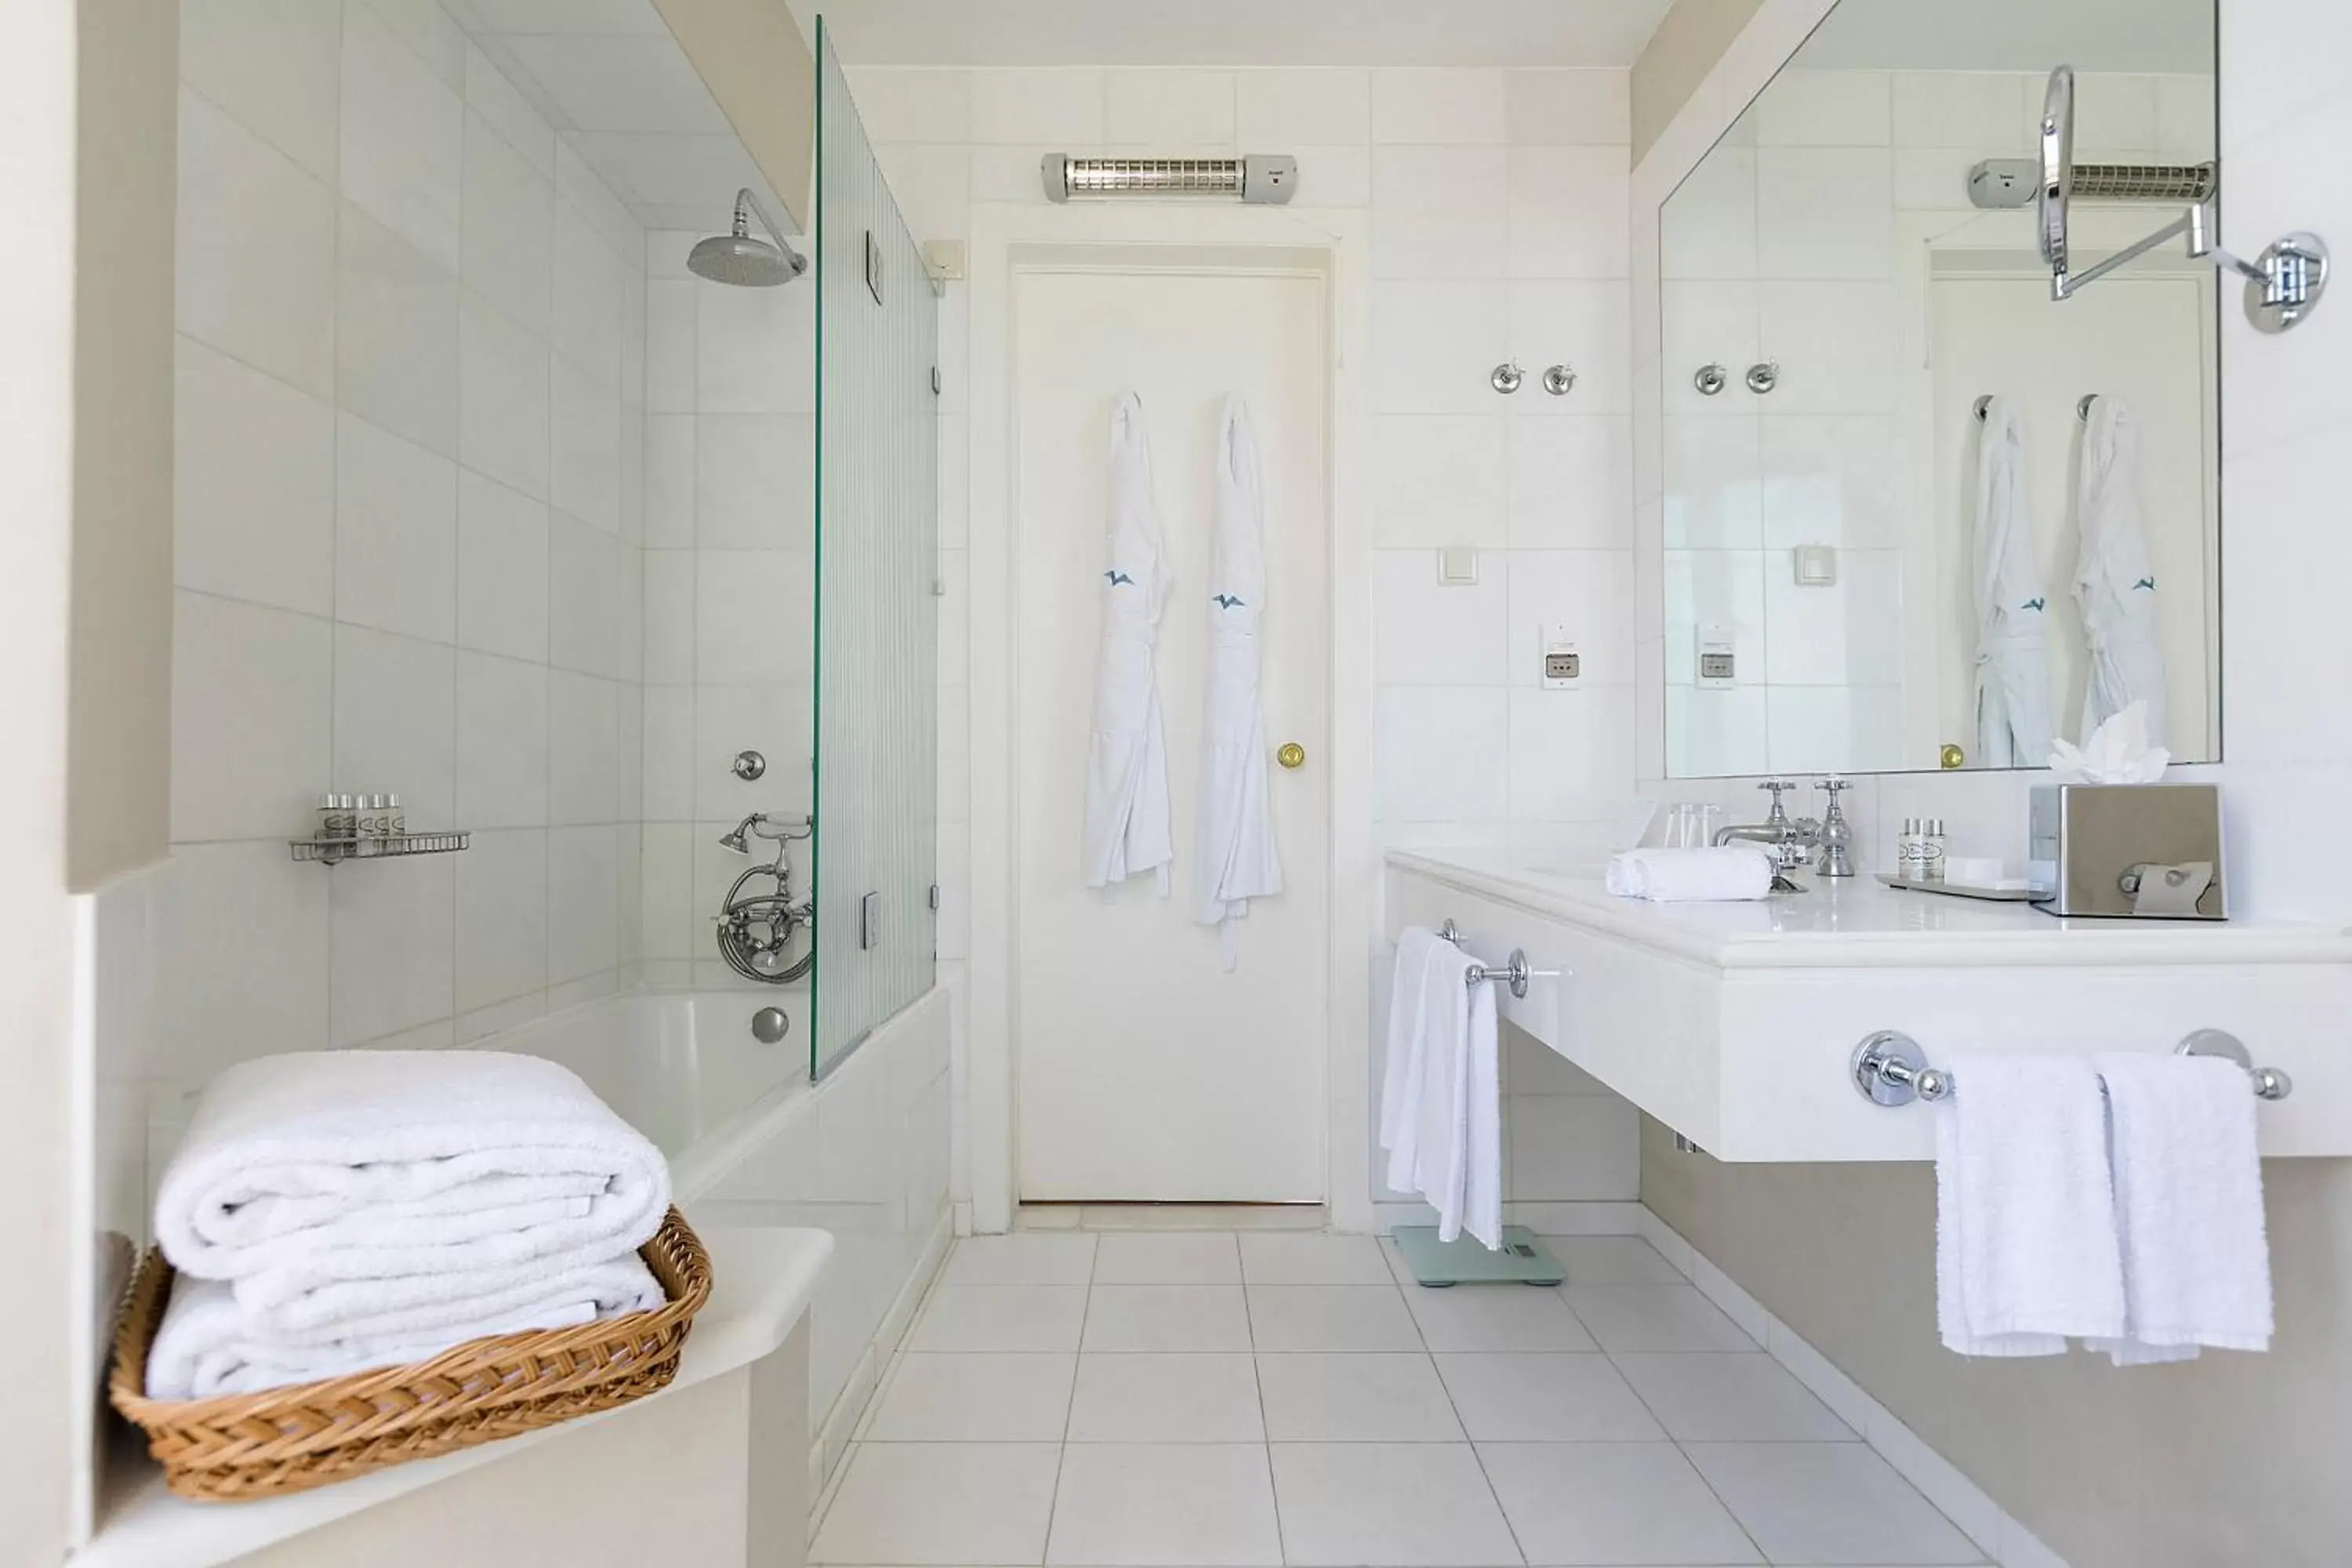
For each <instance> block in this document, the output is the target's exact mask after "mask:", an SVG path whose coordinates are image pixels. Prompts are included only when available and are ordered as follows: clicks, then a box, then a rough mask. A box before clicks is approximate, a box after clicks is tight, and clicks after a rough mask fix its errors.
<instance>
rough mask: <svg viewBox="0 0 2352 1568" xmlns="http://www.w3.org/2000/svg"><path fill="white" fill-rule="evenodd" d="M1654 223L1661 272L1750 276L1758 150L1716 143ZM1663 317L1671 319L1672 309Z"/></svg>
mask: <svg viewBox="0 0 2352 1568" xmlns="http://www.w3.org/2000/svg"><path fill="white" fill-rule="evenodd" d="M1658 222H1659V237H1658V262H1659V273H1660V275H1661V276H1662V277H1664V278H1668V279H1692V278H1727V279H1750V278H1754V277H1755V276H1756V150H1755V149H1754V148H1752V147H1717V149H1716V150H1715V151H1714V152H1712V153H1708V154H1707V155H1706V158H1705V159H1704V160H1703V161H1702V162H1701V163H1699V166H1698V167H1697V168H1696V169H1693V170H1692V171H1691V172H1690V174H1688V175H1687V176H1685V179H1684V180H1683V183H1682V184H1680V185H1677V186H1676V187H1675V194H1674V195H1671V196H1669V197H1667V198H1666V204H1665V205H1664V207H1663V208H1662V209H1660V211H1659V215H1658ZM1667 319H1668V321H1672V320H1673V316H1672V313H1671V312H1670V313H1669V315H1668V318H1667ZM1672 358H1673V356H1672V355H1671V354H1670V355H1669V356H1668V359H1669V360H1670V361H1671V360H1672Z"/></svg>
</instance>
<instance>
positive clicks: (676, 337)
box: [646, 280, 700, 414]
mask: <svg viewBox="0 0 2352 1568" xmlns="http://www.w3.org/2000/svg"><path fill="white" fill-rule="evenodd" d="M699 293H700V285H699V284H698V283H695V282H693V281H690V280H689V281H686V282H671V281H648V282H647V283H646V408H647V409H648V410H650V411H651V412H653V413H656V414H691V413H693V412H694V383H695V363H694V360H695V340H696V329H695V316H696V313H697V310H696V308H697V306H698V304H699V302H700V301H699V299H698V295H699Z"/></svg>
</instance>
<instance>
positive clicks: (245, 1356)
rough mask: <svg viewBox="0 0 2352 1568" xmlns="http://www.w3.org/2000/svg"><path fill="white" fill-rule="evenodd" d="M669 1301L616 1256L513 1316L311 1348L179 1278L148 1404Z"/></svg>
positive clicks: (243, 1390)
mask: <svg viewBox="0 0 2352 1568" xmlns="http://www.w3.org/2000/svg"><path fill="white" fill-rule="evenodd" d="M664 1300H665V1297H664V1295H663V1292H662V1289H661V1285H660V1283H659V1281H657V1280H656V1279H654V1277H653V1271H652V1270H651V1269H649V1268H646V1265H645V1261H644V1259H642V1258H636V1257H628V1258H614V1260H612V1261H611V1262H609V1263H602V1264H597V1265H595V1266H593V1268H585V1269H575V1270H574V1271H572V1274H570V1275H568V1276H566V1277H564V1278H562V1279H556V1280H551V1281H548V1282H547V1283H546V1285H545V1286H544V1287H542V1288H541V1289H540V1291H539V1292H538V1294H537V1295H536V1297H535V1298H534V1299H532V1300H529V1301H528V1302H526V1303H524V1304H523V1305H520V1306H517V1307H513V1308H511V1309H509V1310H496V1311H488V1312H485V1313H483V1314H482V1315H480V1316H478V1317H475V1318H472V1319H470V1320H467V1321H462V1322H452V1323H449V1324H446V1325H445V1326H443V1327H441V1328H439V1329H431V1330H420V1331H417V1332H415V1333H412V1334H364V1333H362V1334H345V1335H342V1336H340V1337H338V1338H334V1339H330V1340H324V1341H321V1342H317V1343H313V1344H295V1343H289V1342H286V1341H284V1340H281V1339H278V1338H276V1337H274V1336H272V1335H270V1334H268V1332H267V1331H263V1330H261V1329H260V1328H259V1327H258V1325H257V1324H256V1322H255V1321H254V1319H253V1316H252V1314H250V1313H248V1312H247V1311H246V1310H245V1309H244V1308H242V1307H240V1306H239V1305H238V1304H237V1300H236V1290H235V1289H234V1288H232V1287H231V1286H229V1285H226V1284H225V1283H223V1282H221V1281H220V1280H217V1279H194V1278H193V1277H191V1276H189V1275H185V1274H183V1275H180V1276H179V1277H178V1278H177V1279H174V1280H173V1283H172V1300H171V1303H170V1305H169V1306H167V1307H166V1308H165V1309H164V1310H163V1324H162V1325H161V1326H160V1327H159V1328H158V1329H157V1330H156V1332H155V1342H154V1344H153V1345H152V1346H151V1347H150V1348H149V1350H148V1353H147V1396H148V1397H149V1398H150V1399H207V1398H210V1397H211V1396H212V1395H214V1394H252V1393H256V1392H257V1391H259V1390H261V1389H265V1388H280V1387H284V1386H286V1385H287V1384H298V1383H315V1382H318V1381H319V1380H320V1379H321V1378H329V1377H341V1376H344V1375H345V1374H347V1373H354V1372H365V1371H368V1370H370V1369H371V1368H374V1367H380V1366H401V1365H404V1364H406V1363H410V1362H420V1361H430V1360H431V1359H432V1358H433V1357H435V1356H436V1355H439V1354H440V1353H441V1352H443V1351H446V1350H447V1349H449V1348H450V1347H451V1346H452V1345H456V1344H459V1343H462V1342H465V1341H467V1340H474V1339H483V1338H487V1337H489V1336H491V1335H496V1334H520V1333H527V1332H530V1331H533V1330H538V1329H564V1328H572V1327H574V1326H576V1325H578V1324H581V1323H589V1322H594V1321H598V1320H599V1319H603V1318H613V1317H618V1316H620V1315H621V1314H622V1313H624V1312H636V1311H645V1310H651V1309H653V1308H656V1307H658V1306H660V1305H661V1304H662V1303H663V1301H664Z"/></svg>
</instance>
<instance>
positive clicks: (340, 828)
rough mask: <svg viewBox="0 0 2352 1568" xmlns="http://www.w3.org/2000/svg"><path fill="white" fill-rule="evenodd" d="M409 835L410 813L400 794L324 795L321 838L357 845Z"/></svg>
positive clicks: (320, 819) (322, 799)
mask: <svg viewBox="0 0 2352 1568" xmlns="http://www.w3.org/2000/svg"><path fill="white" fill-rule="evenodd" d="M407 833H408V814H407V812H406V811H404V809H402V807H401V804H400V796H399V795H320V797H319V837H320V838H322V839H335V840H341V841H344V842H356V841H358V840H360V839H362V838H400V837H406V835H407Z"/></svg>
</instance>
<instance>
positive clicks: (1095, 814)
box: [1080, 392, 1176, 898]
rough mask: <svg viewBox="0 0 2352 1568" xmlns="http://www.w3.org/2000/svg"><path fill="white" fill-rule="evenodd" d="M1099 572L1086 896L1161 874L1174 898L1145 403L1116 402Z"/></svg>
mask: <svg viewBox="0 0 2352 1568" xmlns="http://www.w3.org/2000/svg"><path fill="white" fill-rule="evenodd" d="M1102 584H1103V594H1102V598H1103V618H1102V643H1101V647H1100V648H1099V650H1098V651H1097V656H1096V658H1097V663H1096V668H1095V708H1094V732H1093V737H1092V739H1091V741H1090V742H1088V745H1087V799H1086V811H1085V815H1084V817H1083V826H1082V827H1081V835H1082V845H1081V849H1080V857H1081V865H1082V869H1083V871H1084V875H1085V878H1086V885H1087V887H1089V888H1104V889H1115V888H1117V887H1118V885H1119V884H1120V883H1122V882H1124V881H1126V880H1127V879H1129V877H1132V876H1134V875H1136V874H1137V873H1139V872H1142V871H1157V872H1158V873H1159V891H1160V897H1162V898H1166V897H1167V896H1168V869H1169V866H1170V863H1171V862H1172V861H1173V860H1174V859H1175V858H1176V850H1175V847H1174V845H1173V843H1172V842H1171V837H1170V828H1169V806H1168V727H1167V722H1166V720H1165V718H1164V716H1163V714H1162V712H1161V710H1160V671H1159V666H1158V659H1159V643H1160V612H1161V611H1163V610H1164V609H1166V608H1167V605H1168V592H1169V588H1170V585H1171V584H1170V581H1169V574H1168V555H1167V552H1166V551H1165V550H1164V549H1163V548H1162V547H1161V542H1160V512H1159V509H1158V507H1157V506H1156V505H1155V504H1154V503H1153V501H1152V499H1151V443H1150V437H1148V436H1147V435H1146V434H1145V431H1144V428H1143V400H1142V399H1141V398H1139V397H1138V396H1137V395H1135V394H1134V393H1132V392H1126V393H1122V394H1120V395H1119V399H1118V405H1117V406H1116V407H1115V408H1113V409H1112V411H1111V416H1110V538H1109V549H1108V561H1107V562H1106V563H1105V565H1104V568H1103V572H1102Z"/></svg>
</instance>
